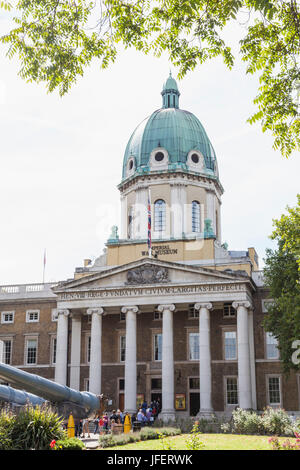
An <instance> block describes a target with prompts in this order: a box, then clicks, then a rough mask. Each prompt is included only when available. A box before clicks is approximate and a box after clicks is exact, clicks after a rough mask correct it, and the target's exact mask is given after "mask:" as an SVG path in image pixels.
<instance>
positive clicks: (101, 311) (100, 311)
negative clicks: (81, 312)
mask: <svg viewBox="0 0 300 470" xmlns="http://www.w3.org/2000/svg"><path fill="white" fill-rule="evenodd" d="M94 313H96V314H97V315H105V312H104V309H103V308H102V307H96V308H88V309H87V311H86V314H87V315H93V314H94Z"/></svg>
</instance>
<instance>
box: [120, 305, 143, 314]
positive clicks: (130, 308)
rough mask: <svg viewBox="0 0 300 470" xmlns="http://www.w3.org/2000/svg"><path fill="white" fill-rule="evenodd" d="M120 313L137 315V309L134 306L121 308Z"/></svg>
mask: <svg viewBox="0 0 300 470" xmlns="http://www.w3.org/2000/svg"><path fill="white" fill-rule="evenodd" d="M121 312H122V313H127V312H133V313H139V307H137V306H136V305H130V306H128V307H122V308H121Z"/></svg>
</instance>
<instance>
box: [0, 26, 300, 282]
mask: <svg viewBox="0 0 300 470" xmlns="http://www.w3.org/2000/svg"><path fill="white" fill-rule="evenodd" d="M5 28H7V23H6V22H5V21H3V17H2V21H0V34H2V33H3V32H5ZM232 37H233V38H236V37H237V32H236V31H233V32H232ZM171 69H172V73H173V76H176V69H175V68H174V67H172V66H171ZM169 70H170V63H169V61H168V60H167V58H166V57H162V58H160V59H155V58H152V57H150V56H149V57H148V56H143V55H142V54H140V53H137V52H135V51H134V50H127V51H125V52H122V53H121V54H120V55H119V57H118V59H117V61H116V63H115V64H114V65H112V66H111V67H110V68H109V69H107V70H105V71H103V70H100V68H99V67H98V65H97V64H96V63H94V64H93V66H92V67H90V68H89V69H88V70H87V71H86V74H85V75H84V77H83V78H80V79H78V83H77V84H76V85H75V86H74V87H73V88H72V89H71V91H70V92H69V94H68V95H67V96H64V97H63V98H60V97H59V96H58V93H57V92H54V93H53V94H47V93H46V90H45V87H44V85H43V84H39V85H37V84H27V83H25V82H24V81H23V80H22V79H21V78H20V77H18V75H17V72H18V61H17V59H14V60H13V61H10V60H9V59H8V58H6V57H5V48H4V47H3V46H1V47H0V72H1V73H0V132H1V145H0V157H1V158H0V164H1V185H0V208H1V244H0V284H2V285H3V284H18V283H31V282H41V281H42V275H43V254H44V248H46V249H47V264H46V281H57V280H63V279H66V278H70V277H72V276H73V273H74V269H75V267H77V266H82V264H83V259H84V258H95V257H97V256H99V255H100V254H101V253H102V250H103V248H104V243H105V241H106V240H107V238H108V236H109V234H110V228H111V226H112V225H114V224H119V223H120V214H119V212H120V204H119V191H118V189H117V185H118V184H119V182H120V180H121V171H122V160H123V155H124V151H125V147H126V144H127V141H128V140H129V138H130V135H131V133H132V132H133V130H134V129H135V127H136V126H137V125H138V124H139V123H140V122H141V121H142V120H143V119H144V118H145V117H146V116H148V115H149V114H151V113H152V112H153V111H154V110H155V109H158V108H160V107H161V95H160V92H161V89H162V85H163V82H164V80H165V79H166V78H167V76H168V74H169ZM257 84H258V79H257V77H252V76H246V75H245V65H244V64H242V63H240V62H239V61H237V65H236V68H235V69H234V70H233V71H229V70H227V69H226V67H225V65H223V63H222V61H221V60H219V59H216V60H214V61H212V62H210V63H207V64H205V65H203V66H199V67H198V68H197V69H196V70H195V71H194V72H191V73H190V74H189V75H188V76H187V77H186V78H185V79H183V80H181V81H178V85H179V89H180V92H181V96H180V107H181V108H182V109H187V110H189V111H191V112H193V113H194V114H195V115H196V116H197V117H198V118H199V119H200V121H201V123H202V124H203V126H204V128H205V129H206V132H207V134H208V136H209V138H210V140H211V142H212V144H213V146H214V148H215V151H216V154H217V158H218V165H219V172H220V180H221V183H222V185H223V187H224V190H225V192H224V195H223V199H222V201H223V204H222V239H223V241H226V242H227V243H228V245H229V249H231V250H246V249H247V248H248V247H252V246H254V247H255V248H256V250H257V252H258V255H259V258H260V264H261V265H262V258H263V257H264V255H265V249H266V247H268V246H270V247H272V246H274V244H273V243H272V242H271V241H270V240H269V238H268V236H269V235H270V233H271V231H272V219H273V218H278V217H280V215H281V214H282V213H284V212H285V208H286V206H287V205H290V206H295V204H296V195H297V192H300V187H299V174H300V164H299V155H298V154H297V155H296V154H295V155H293V156H292V157H290V158H289V159H288V160H287V159H285V158H283V157H282V156H281V155H280V153H279V152H275V151H274V150H273V149H272V143H273V140H272V137H271V136H270V135H268V134H263V133H262V131H261V129H260V126H259V125H255V126H253V125H250V124H248V123H247V122H246V120H247V118H248V117H249V116H250V115H251V113H253V111H254V110H255V107H254V105H253V103H252V101H253V98H254V97H255V95H256V92H257Z"/></svg>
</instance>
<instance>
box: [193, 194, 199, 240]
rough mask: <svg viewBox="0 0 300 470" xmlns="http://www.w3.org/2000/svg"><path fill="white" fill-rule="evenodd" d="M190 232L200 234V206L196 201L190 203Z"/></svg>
mask: <svg viewBox="0 0 300 470" xmlns="http://www.w3.org/2000/svg"><path fill="white" fill-rule="evenodd" d="M192 232H196V233H199V232H200V204H199V202H198V201H193V202H192Z"/></svg>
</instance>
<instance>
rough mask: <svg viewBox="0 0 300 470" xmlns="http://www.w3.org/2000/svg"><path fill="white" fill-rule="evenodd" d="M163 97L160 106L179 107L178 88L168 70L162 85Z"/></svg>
mask: <svg viewBox="0 0 300 470" xmlns="http://www.w3.org/2000/svg"><path fill="white" fill-rule="evenodd" d="M161 95H162V97H163V102H162V107H163V108H164V109H166V108H177V109H178V108H179V96H180V93H179V90H178V86H177V83H176V80H175V79H174V78H173V77H172V74H171V72H170V75H169V77H168V78H167V80H166V82H165V83H164V85H163V89H162V92H161Z"/></svg>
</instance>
